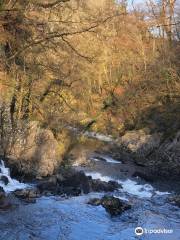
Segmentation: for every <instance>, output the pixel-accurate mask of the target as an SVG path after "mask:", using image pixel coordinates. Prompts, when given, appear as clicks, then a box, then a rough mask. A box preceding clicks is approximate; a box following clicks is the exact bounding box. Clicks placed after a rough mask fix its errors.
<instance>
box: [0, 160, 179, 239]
mask: <svg viewBox="0 0 180 240" xmlns="http://www.w3.org/2000/svg"><path fill="white" fill-rule="evenodd" d="M103 158H104V156H103ZM110 159H111V158H107V157H106V158H105V160H106V161H101V160H100V159H99V158H98V159H93V158H92V159H91V160H92V161H94V167H93V169H88V168H81V170H84V171H85V173H86V174H87V175H91V176H92V177H93V178H95V179H97V178H100V179H102V180H103V181H109V180H116V181H117V182H119V183H120V184H121V185H122V188H120V189H119V190H117V191H115V192H113V193H109V194H110V195H114V196H116V197H118V198H120V199H123V200H124V201H128V202H129V203H130V204H131V205H132V208H131V209H130V210H128V211H126V212H124V213H123V214H122V215H121V216H118V217H114V218H111V217H110V216H109V215H108V213H107V212H106V211H105V210H104V208H102V207H101V206H98V207H93V206H90V205H88V204H87V201H88V200H89V198H91V197H101V196H103V193H90V194H88V195H83V196H80V197H73V198H70V199H63V198H61V197H57V196H54V197H42V198H40V199H38V200H37V202H36V203H35V204H24V203H22V202H20V201H18V200H17V199H16V200H14V201H15V203H16V204H17V207H16V208H14V209H13V210H11V211H7V212H2V213H0V240H16V239H17V240H29V239H30V240H84V239H86V240H135V239H141V240H179V239H180V229H179V226H180V211H179V209H178V207H176V206H173V205H171V204H169V203H168V202H167V196H169V194H170V193H167V192H162V191H160V190H159V189H155V187H153V186H151V185H150V184H147V183H145V182H143V181H141V180H140V179H129V178H127V179H125V178H121V175H120V173H119V170H118V167H119V166H120V165H121V163H117V162H116V161H115V160H113V159H111V160H112V161H110ZM0 169H1V174H3V175H7V176H8V177H9V178H10V176H9V171H8V169H7V168H5V166H4V165H3V163H2V165H1V166H0ZM106 169H108V171H106ZM0 184H1V186H2V185H3V183H0ZM9 184H10V185H9V186H8V185H7V186H6V187H5V186H4V185H3V187H5V190H6V191H12V190H14V189H15V188H24V187H25V185H24V184H21V183H19V182H17V181H16V180H12V179H11V178H10V183H9ZM138 226H139V227H142V228H146V229H148V230H151V229H164V228H165V229H168V230H173V233H168V234H144V235H142V236H141V237H138V236H136V235H135V232H134V230H135V228H136V227H138Z"/></svg>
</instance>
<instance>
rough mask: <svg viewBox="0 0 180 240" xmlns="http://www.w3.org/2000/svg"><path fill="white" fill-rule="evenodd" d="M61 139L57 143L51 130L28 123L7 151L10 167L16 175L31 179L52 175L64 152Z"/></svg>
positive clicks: (64, 148)
mask: <svg viewBox="0 0 180 240" xmlns="http://www.w3.org/2000/svg"><path fill="white" fill-rule="evenodd" d="M63 137H65V136H63ZM63 137H62V139H61V141H60V143H59V142H58V141H57V140H56V139H55V137H54V135H53V133H52V131H51V130H49V129H42V128H41V127H40V126H39V123H38V122H30V123H29V124H28V125H27V127H26V128H25V129H24V130H23V131H21V132H20V133H19V134H18V135H17V137H16V139H15V142H14V143H13V145H12V146H11V149H10V150H9V152H10V155H9V160H8V163H9V165H10V167H11V168H12V169H16V171H17V174H19V173H22V174H24V175H28V176H33V177H45V176H48V175H52V174H53V173H54V171H55V170H56V169H57V168H58V167H59V165H60V164H61V162H62V158H63V155H64V154H65V151H66V147H64V143H63ZM65 143H66V141H65ZM66 145H67V143H66Z"/></svg>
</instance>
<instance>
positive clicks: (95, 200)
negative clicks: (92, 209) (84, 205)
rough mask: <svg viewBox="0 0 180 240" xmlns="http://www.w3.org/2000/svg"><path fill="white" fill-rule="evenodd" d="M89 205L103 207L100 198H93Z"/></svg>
mask: <svg viewBox="0 0 180 240" xmlns="http://www.w3.org/2000/svg"><path fill="white" fill-rule="evenodd" d="M88 204H90V205H92V206H100V205H101V199H100V198H91V199H90V200H89V202H88Z"/></svg>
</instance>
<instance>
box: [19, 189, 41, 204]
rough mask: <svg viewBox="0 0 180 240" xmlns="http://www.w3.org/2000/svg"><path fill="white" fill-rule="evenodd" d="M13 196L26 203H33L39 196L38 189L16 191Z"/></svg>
mask: <svg viewBox="0 0 180 240" xmlns="http://www.w3.org/2000/svg"><path fill="white" fill-rule="evenodd" d="M14 195H15V196H16V197H17V198H19V199H21V200H23V201H24V202H26V203H35V202H36V198H38V197H40V196H41V195H40V192H39V190H38V189H23V190H16V191H14Z"/></svg>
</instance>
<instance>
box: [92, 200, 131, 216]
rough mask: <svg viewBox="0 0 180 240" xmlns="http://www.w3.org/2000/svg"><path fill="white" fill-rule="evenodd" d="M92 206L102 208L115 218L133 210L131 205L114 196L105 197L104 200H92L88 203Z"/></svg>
mask: <svg viewBox="0 0 180 240" xmlns="http://www.w3.org/2000/svg"><path fill="white" fill-rule="evenodd" d="M88 204H90V205H92V206H100V205H101V206H102V207H104V208H105V210H106V211H107V212H108V213H109V214H110V215H111V216H112V217H113V216H118V215H120V214H122V213H123V212H124V211H126V210H128V209H130V208H131V205H129V204H127V203H125V202H123V201H121V200H120V199H119V198H115V197H113V196H104V197H103V198H101V199H100V198H92V199H90V200H89V201H88Z"/></svg>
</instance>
